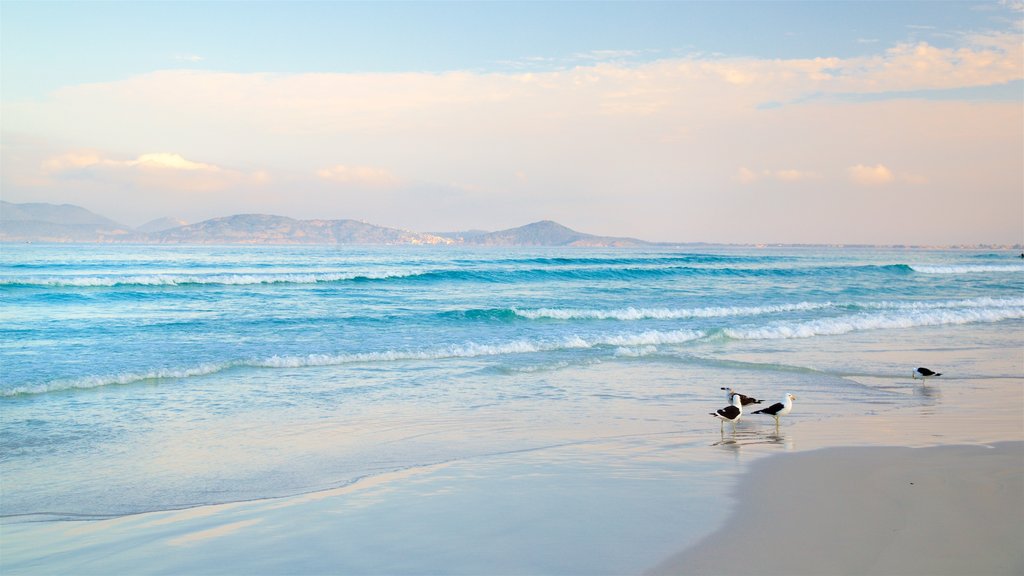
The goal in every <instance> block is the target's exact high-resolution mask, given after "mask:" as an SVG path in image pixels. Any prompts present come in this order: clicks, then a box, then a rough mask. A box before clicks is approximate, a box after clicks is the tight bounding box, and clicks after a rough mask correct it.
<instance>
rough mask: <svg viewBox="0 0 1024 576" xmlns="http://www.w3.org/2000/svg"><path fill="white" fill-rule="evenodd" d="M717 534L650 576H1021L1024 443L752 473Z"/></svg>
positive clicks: (880, 454) (790, 463)
mask: <svg viewBox="0 0 1024 576" xmlns="http://www.w3.org/2000/svg"><path fill="white" fill-rule="evenodd" d="M737 498H738V506H737V508H736V510H735V511H734V513H733V516H732V518H731V519H730V520H729V521H728V522H727V524H726V525H725V526H724V527H723V528H722V529H720V530H719V531H717V532H715V533H714V534H712V535H710V536H708V537H707V538H705V539H704V540H702V541H701V542H699V543H698V544H696V545H695V546H693V547H691V548H690V549H688V550H686V551H684V552H682V553H680V554H678V555H676V556H674V557H672V558H670V559H668V560H667V561H666V562H664V563H662V564H661V565H659V566H658V567H657V568H655V569H654V570H653V571H652V572H651V573H652V574H694V575H698V574H715V575H721V576H726V575H732V574H760V575H772V574H818V575H825V574H886V575H889V574H907V575H909V574H951V575H962V574H976V575H985V574H1022V573H1024V548H1021V545H1020V544H1021V542H1024V442H1004V443H997V444H993V445H989V446H985V445H973V446H939V447H931V448H905V447H848V448H827V449H821V450H814V451H810V452H802V453H791V454H783V455H779V456H775V457H772V458H767V459H763V460H760V461H757V462H755V463H754V464H753V465H752V466H751V470H750V471H749V473H748V474H747V475H746V476H745V477H744V479H743V480H742V481H741V483H740V486H739V488H738V490H737Z"/></svg>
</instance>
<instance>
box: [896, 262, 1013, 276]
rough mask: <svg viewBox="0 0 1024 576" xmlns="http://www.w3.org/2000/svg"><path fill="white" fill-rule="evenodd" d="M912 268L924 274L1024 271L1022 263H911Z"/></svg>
mask: <svg viewBox="0 0 1024 576" xmlns="http://www.w3.org/2000/svg"><path fill="white" fill-rule="evenodd" d="M910 268H911V269H912V270H914V271H915V272H921V273H922V274H977V273H981V272H1024V265H1021V264H951V265H947V266H930V265H924V264H911V265H910Z"/></svg>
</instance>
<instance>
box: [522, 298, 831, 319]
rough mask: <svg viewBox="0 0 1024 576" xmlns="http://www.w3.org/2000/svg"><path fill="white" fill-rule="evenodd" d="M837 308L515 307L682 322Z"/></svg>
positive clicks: (528, 313)
mask: <svg viewBox="0 0 1024 576" xmlns="http://www.w3.org/2000/svg"><path fill="white" fill-rule="evenodd" d="M832 306H834V305H833V304H832V303H831V302H824V303H814V302H800V303H798V304H778V305H774V306H713V307H707V308H634V307H628V308H619V309H612V310H588V309H579V308H537V309H533V310H520V309H516V308H513V309H512V312H513V313H514V314H515V315H516V316H521V317H523V318H529V319H530V320H538V319H541V318H550V319H554V320H626V321H628V320H682V319H686V318H722V317H728V316H758V315H762V314H774V313H779V312H795V311H805V310H819V309H822V308H830V307H832Z"/></svg>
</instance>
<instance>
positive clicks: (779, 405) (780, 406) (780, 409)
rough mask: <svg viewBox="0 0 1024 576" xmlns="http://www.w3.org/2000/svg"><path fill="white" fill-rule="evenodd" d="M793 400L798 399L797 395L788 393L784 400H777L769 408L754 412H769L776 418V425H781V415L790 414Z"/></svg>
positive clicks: (768, 413)
mask: <svg viewBox="0 0 1024 576" xmlns="http://www.w3.org/2000/svg"><path fill="white" fill-rule="evenodd" d="M793 400H796V396H793V395H792V394H788V393H787V394H786V396H785V397H784V398H783V399H782V402H776V403H775V404H772V405H771V406H769V407H767V408H762V409H761V410H755V411H754V414H767V415H769V416H771V417H772V418H775V427H776V428H778V427H779V416H785V415H786V414H789V411H790V410H792V409H793Z"/></svg>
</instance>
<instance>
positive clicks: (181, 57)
mask: <svg viewBox="0 0 1024 576" xmlns="http://www.w3.org/2000/svg"><path fill="white" fill-rule="evenodd" d="M173 59H174V60H177V61H179V62H202V61H203V60H206V58H204V57H202V56H199V55H198V54H175V55H174V56H173Z"/></svg>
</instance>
